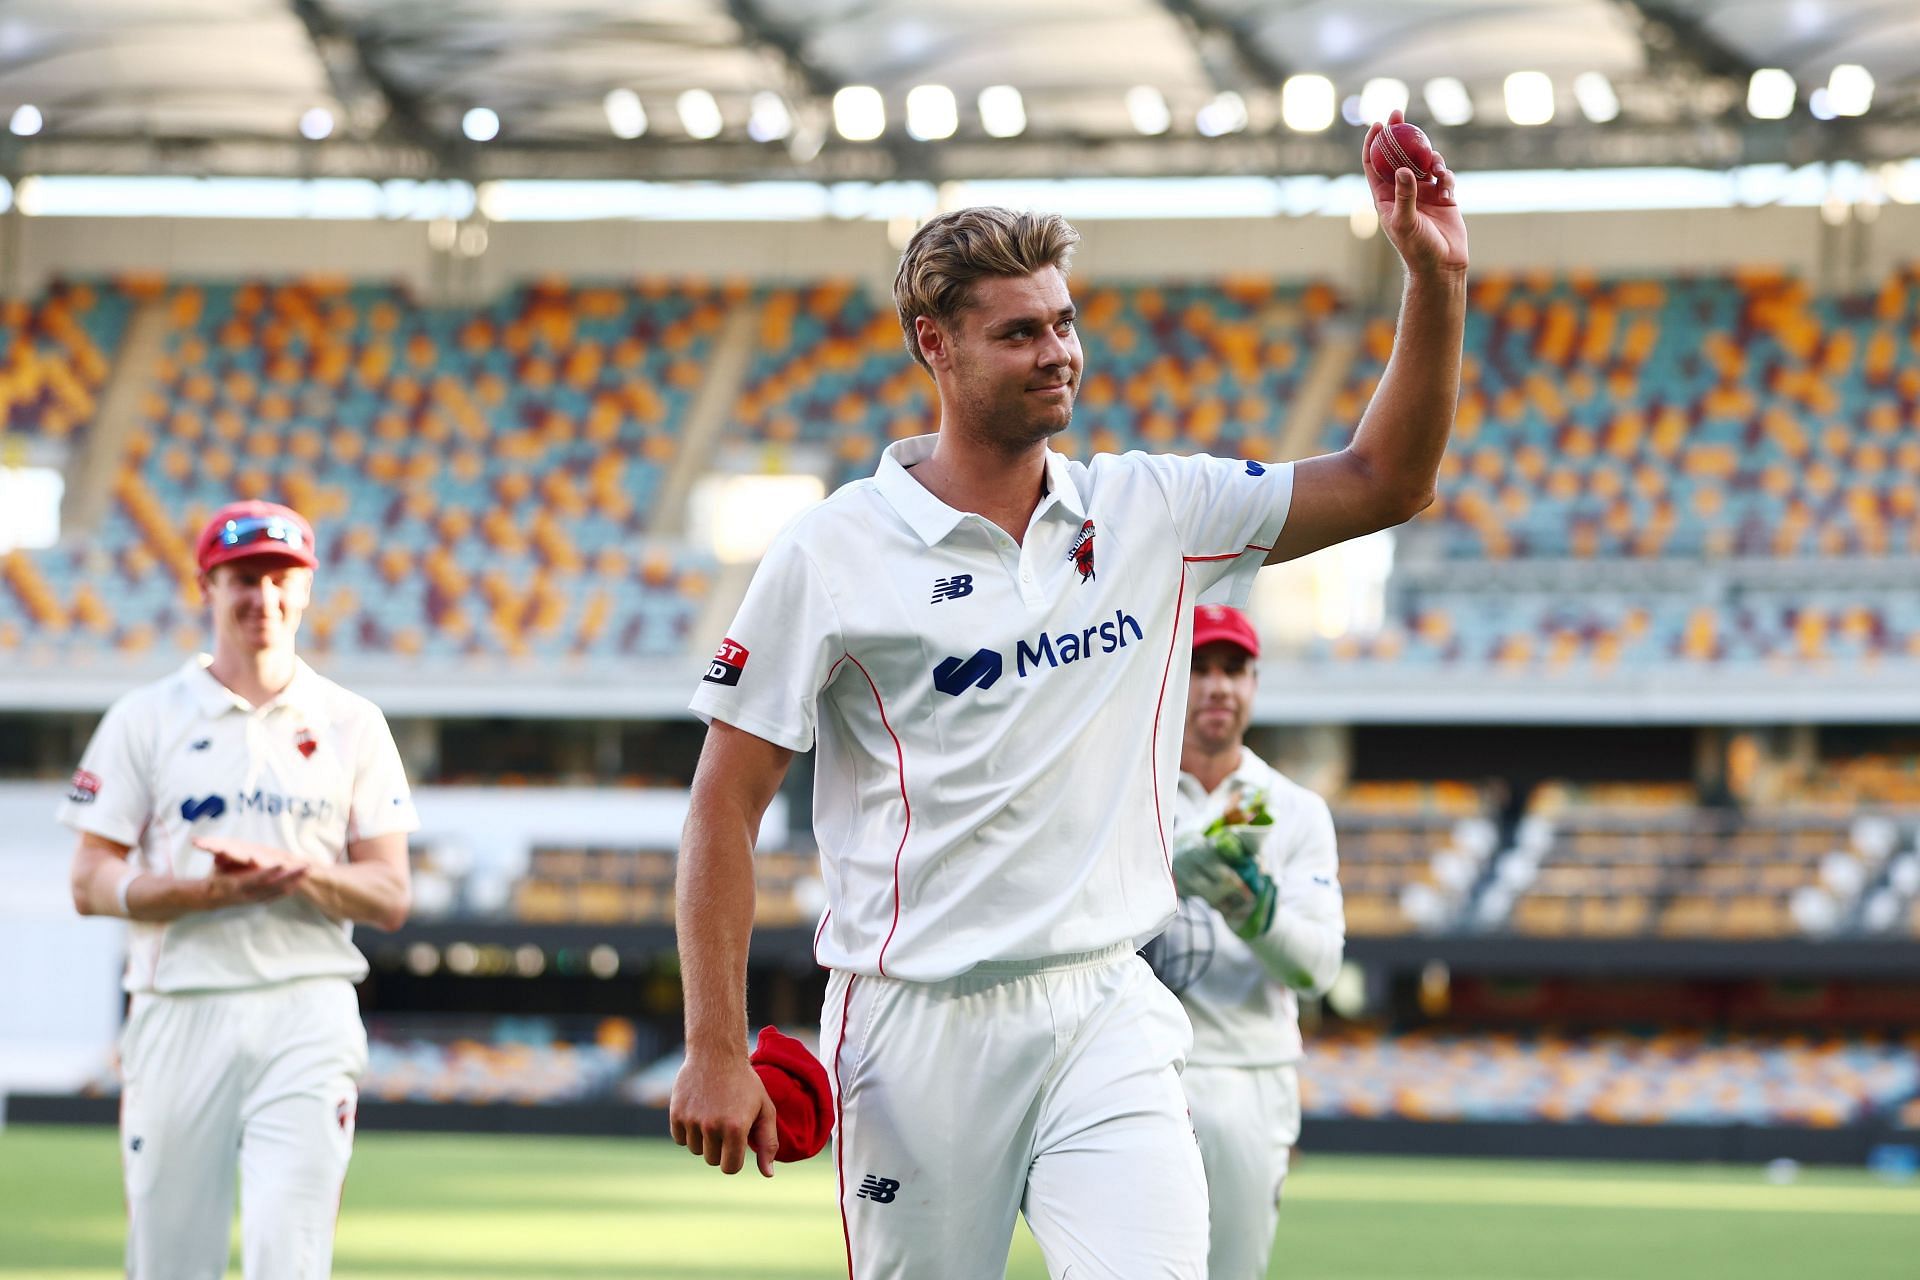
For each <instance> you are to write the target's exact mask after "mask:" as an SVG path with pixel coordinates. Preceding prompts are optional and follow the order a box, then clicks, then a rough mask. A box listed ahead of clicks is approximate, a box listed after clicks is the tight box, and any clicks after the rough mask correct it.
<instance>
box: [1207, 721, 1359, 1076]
mask: <svg viewBox="0 0 1920 1280" xmlns="http://www.w3.org/2000/svg"><path fill="white" fill-rule="evenodd" d="M1182 705H1184V704H1182ZM1179 792H1180V793H1179V799H1178V801H1177V803H1176V808H1175V816H1174V827H1175V829H1176V831H1177V832H1178V833H1179V834H1182V835H1184V834H1186V833H1187V832H1189V831H1199V830H1204V829H1205V828H1206V827H1207V826H1208V825H1209V824H1210V823H1212V822H1213V820H1214V819H1216V818H1218V817H1219V816H1220V815H1221V814H1223V813H1225V812H1226V811H1227V810H1228V809H1229V808H1232V807H1233V806H1234V804H1235V803H1236V802H1237V801H1238V800H1240V799H1241V798H1242V797H1243V796H1247V797H1250V796H1253V795H1261V794H1264V795H1265V796H1266V798H1267V811H1268V812H1269V813H1271V814H1272V815H1273V825H1272V826H1271V827H1268V828H1266V829H1265V830H1264V831H1261V832H1260V833H1259V834H1258V835H1257V836H1256V838H1255V841H1254V845H1255V849H1254V854H1255V856H1256V857H1258V858H1259V860H1260V865H1261V867H1262V868H1263V869H1264V870H1265V871H1266V873H1267V875H1268V877H1269V878H1271V879H1272V880H1273V882H1274V885H1275V887H1276V889H1277V890H1278V895H1279V904H1280V905H1279V909H1280V910H1281V911H1284V912H1287V913H1290V914H1291V915H1293V916H1295V917H1297V918H1299V919H1301V920H1303V921H1305V922H1306V923H1307V927H1311V928H1319V929H1323V930H1327V931H1329V932H1330V933H1331V934H1332V935H1334V936H1335V937H1337V938H1338V939H1341V940H1344V939H1345V936H1346V907H1345V903H1344V901H1343V900H1342V898H1341V895H1340V861H1339V856H1338V854H1337V852H1336V851H1335V848H1334V836H1333V814H1332V813H1330V812H1329V811H1328V809H1327V802H1326V801H1325V800H1322V799H1321V798H1320V797H1319V796H1317V795H1315V794H1314V793H1313V792H1311V791H1309V790H1307V789H1306V788H1305V787H1303V786H1301V785H1300V784H1299V783H1297V782H1295V781H1293V780H1292V779H1291V778H1288V777H1287V776H1286V775H1284V774H1282V773H1281V772H1280V771H1279V770H1277V769H1275V768H1274V767H1273V766H1272V765H1270V764H1268V763H1267V762H1266V761H1264V760H1262V759H1261V758H1260V757H1259V756H1257V755H1255V754H1253V752H1251V751H1248V750H1246V749H1244V748H1242V750H1241V752H1240V763H1239V765H1238V766H1237V767H1236V768H1235V769H1234V771H1233V772H1232V773H1230V774H1228V775H1227V776H1226V777H1225V778H1224V779H1222V780H1221V782H1220V785H1219V786H1218V787H1217V788H1215V789H1214V791H1213V793H1212V794H1211V795H1209V794H1208V793H1207V792H1206V791H1204V790H1203V789H1202V788H1201V786H1200V781H1199V779H1197V778H1194V777H1193V776H1191V775H1189V774H1185V773H1183V774H1181V775H1180V787H1179ZM1205 918H1206V920H1207V921H1208V923H1210V924H1211V925H1212V926H1213V962H1212V964H1210V965H1209V966H1208V967H1207V970H1206V972H1204V973H1203V974H1201V975H1200V978H1199V980H1198V981H1196V982H1195V983H1193V985H1192V986H1190V987H1188V988H1187V989H1186V990H1185V991H1182V992H1181V993H1180V1000H1181V1003H1183V1004H1185V1005H1186V1006H1187V1017H1188V1019H1189V1020H1191V1021H1192V1023H1193V1052H1192V1053H1190V1054H1189V1055H1187V1061H1188V1063H1189V1064H1191V1065H1195V1066H1209V1067H1257V1066H1271V1065H1276V1064H1280V1063H1288V1062H1297V1061H1298V1060H1299V1058H1300V1050H1301V1045H1300V1003H1299V999H1298V997H1296V996H1295V994H1294V990H1293V988H1292V987H1290V986H1288V985H1287V984H1286V983H1284V982H1282V981H1280V980H1279V979H1278V978H1276V977H1274V976H1273V974H1272V972H1271V971H1270V970H1269V969H1268V968H1267V966H1266V965H1265V964H1263V963H1262V962H1261V960H1260V957H1259V956H1257V955H1255V954H1254V952H1253V948H1252V947H1250V946H1248V945H1247V943H1245V942H1244V941H1242V940H1241V939H1240V937H1239V935H1238V934H1236V933H1234V931H1233V929H1232V927H1231V926H1229V925H1228V924H1227V922H1226V920H1225V919H1223V918H1222V917H1221V915H1220V913H1219V912H1218V911H1213V910H1208V911H1207V912H1206V913H1205ZM1334 950H1335V951H1337V948H1335V949H1334ZM1333 968H1335V969H1337V968H1338V965H1337V964H1336V965H1334V966H1333ZM1322 976H1324V977H1325V978H1326V980H1328V981H1331V976H1332V975H1331V974H1330V973H1329V974H1326V975H1322Z"/></svg>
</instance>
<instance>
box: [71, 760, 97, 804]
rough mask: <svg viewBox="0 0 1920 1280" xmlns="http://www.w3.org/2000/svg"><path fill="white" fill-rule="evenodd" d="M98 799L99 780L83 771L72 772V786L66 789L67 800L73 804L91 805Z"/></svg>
mask: <svg viewBox="0 0 1920 1280" xmlns="http://www.w3.org/2000/svg"><path fill="white" fill-rule="evenodd" d="M99 798H100V779H99V778H97V777H95V776H94V775H93V774H91V773H88V772H87V771H86V770H85V769H75V770H74V771H73V785H72V786H71V787H69V788H68V789H67V799H69V800H71V801H73V802H74V803H75V804H92V803H93V802H94V801H95V800H98V799H99Z"/></svg>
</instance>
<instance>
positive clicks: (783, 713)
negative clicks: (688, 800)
mask: <svg viewBox="0 0 1920 1280" xmlns="http://www.w3.org/2000/svg"><path fill="white" fill-rule="evenodd" d="M934 440H935V437H933V436H920V437H916V438H914V439H911V440H903V441H900V442H898V443H897V444H894V445H892V446H891V447H889V448H888V449H887V451H886V454H885V455H884V456H883V457H882V459H881V461H880V467H879V470H878V471H877V472H876V473H875V474H874V476H873V477H872V478H870V479H864V480H856V481H854V482H853V483H852V484H849V485H847V486H845V487H844V488H842V489H840V490H839V491H838V492H836V493H834V494H833V495H832V496H831V497H829V498H827V499H826V500H825V501H824V502H821V503H819V504H817V505H816V506H814V507H812V508H810V509H809V510H808V511H806V512H805V513H803V514H802V515H801V516H799V517H798V518H797V519H796V520H795V521H794V522H793V523H792V524H791V525H790V526H788V528H787V529H786V530H785V531H784V532H783V533H782V534H781V535H780V537H779V538H777V539H776V540H775V541H774V544H773V546H772V547H771V548H770V549H769V550H768V552H767V555H766V558H765V559H764V560H763V561H762V562H761V564H760V567H759V569H758V571H757V572H756V573H755V574H754V578H753V583H752V585H751V586H750V587H749V588H748V590H747V594H746V598H745V600H744V601H743V602H742V604H741V606H740V612H739V615H738V616H737V617H736V618H735V619H734V623H733V626H732V627H731V628H730V629H729V631H728V633H727V640H726V642H725V643H724V644H722V646H721V648H720V652H719V653H718V654H717V655H715V657H714V659H713V661H712V663H711V664H710V665H709V667H708V670H707V674H706V676H705V678H704V680H703V682H702V683H701V685H700V687H699V689H698V691H697V692H696V693H695V695H694V698H693V702H692V706H693V709H694V711H695V712H697V713H698V714H699V715H700V716H701V717H702V718H703V719H707V720H709V721H711V720H722V721H725V722H726V723H728V724H731V725H734V726H736V727H738V728H740V729H744V730H746V731H747V732H749V733H752V734H755V735H757V736H759V737H761V738H764V739H766V740H767V741H769V742H773V743H776V744H778V745H780V746H783V747H787V748H790V749H792V750H795V751H803V750H806V749H807V748H808V747H810V746H813V745H814V744H815V742H816V740H817V742H818V746H819V751H818V755H817V759H816V762H815V781H814V813H813V822H814V834H815V837H816V839H817V840H818V842H819V845H820V853H821V863H822V875H823V878H824V880H825V882H826V887H827V904H828V906H827V911H826V913H825V914H824V915H823V916H822V917H821V923H820V929H819V932H818V935H817V939H816V943H815V955H816V957H817V958H818V960H819V961H820V963H821V964H823V965H826V966H827V967H829V968H833V969H845V970H848V971H851V972H854V973H864V974H882V975H886V976H890V977H895V978H905V979H910V980H914V981H922V982H933V981H939V980H941V979H944V978H948V977H952V976H953V975H955V974H958V973H963V972H965V971H966V970H968V969H970V968H972V967H973V966H974V965H976V964H979V963H980V962H982V961H986V960H1031V959H1036V958H1039V957H1042V956H1053V955H1063V954H1068V953H1073V952H1081V951H1092V950H1095V949H1097V948H1102V947H1108V946H1111V945H1113V944H1115V943H1117V942H1122V941H1129V942H1132V943H1134V944H1135V945H1138V944H1139V943H1142V942H1144V941H1145V940H1146V939H1148V938H1150V937H1152V936H1153V935H1154V934H1156V933H1158V932H1159V931H1160V929H1161V928H1163V927H1164V926H1165V924H1166V922H1167V920H1168V919H1169V918H1170V917H1171V916H1172V914H1173V907H1174V893H1173V879H1172V873H1171V870H1170V867H1171V863H1170V861H1169V858H1168V852H1167V850H1168V841H1167V837H1168V834H1169V833H1170V831H1171V827H1172V820H1173V813H1172V804H1173V795H1174V782H1175V779H1176V778H1177V776H1178V773H1179V762H1180V737H1181V719H1182V708H1184V707H1185V706H1186V700H1187V677H1188V669H1189V661H1188V657H1187V651H1188V647H1189V644H1190V635H1191V628H1192V625H1193V624H1192V614H1193V608H1192V606H1193V605H1194V603H1195V602H1196V601H1198V600H1201V599H1203V598H1205V599H1216V598H1218V599H1230V600H1234V601H1236V602H1237V601H1238V600H1240V599H1243V598H1244V597H1245V594H1246V592H1247V590H1248V589H1249V588H1250V587H1251V585H1252V578H1253V573H1254V571H1255V570H1256V569H1257V568H1258V567H1259V566H1260V564H1261V562H1262V561H1263V560H1264V559H1265V557H1266V554H1267V551H1268V549H1270V548H1271V547H1272V546H1273V543H1274V539H1275V537H1277V536H1278V534H1279V532H1280V528H1281V526H1282V525H1283V524H1284V523H1285V522H1286V518H1287V508H1288V504H1289V502H1290V500H1291V497H1292V487H1293V469H1292V466H1291V465H1290V464H1275V465H1263V464H1261V463H1258V462H1244V461H1240V460H1238V459H1222V458H1209V457H1205V456H1199V457H1191V458H1181V457H1171V456H1149V455H1147V454H1141V453H1129V454H1125V455H1123V456H1113V455H1100V456H1097V457H1095V458H1093V459H1092V460H1091V461H1090V462H1086V463H1082V462H1069V461H1068V460H1067V459H1066V458H1064V457H1062V456H1060V455H1059V454H1055V453H1053V452H1051V451H1049V452H1048V454H1047V459H1046V476H1047V494H1046V496H1045V497H1044V498H1043V499H1042V500H1041V502H1040V505H1039V507H1038V508H1037V509H1036V510H1035V511H1034V513H1033V519H1032V521H1031V522H1030V523H1029V525H1028V527H1027V531H1026V537H1025V538H1024V540H1023V541H1021V542H1018V543H1016V542H1015V541H1014V540H1013V539H1012V538H1011V537H1009V536H1007V534H1006V533H1005V532H1004V531H1002V530H1001V529H999V528H998V527H997V526H995V525H994V524H993V523H992V522H991V521H989V520H987V519H986V518H985V517H983V516H979V515H973V514H970V513H966V512H961V511H956V510H955V509H954V508H952V507H949V506H947V505H946V504H945V503H943V502H941V501H940V500H939V499H938V498H935V497H934V496H933V495H932V494H931V493H929V492H928V491H927V490H926V488H924V487H923V486H922V485H921V484H920V482H919V481H917V480H915V479H914V478H913V476H912V475H911V474H910V473H909V472H908V470H907V468H908V467H910V466H912V465H913V464H915V463H917V462H920V461H922V460H924V459H926V458H927V457H929V456H930V455H931V454H932V452H933V446H934Z"/></svg>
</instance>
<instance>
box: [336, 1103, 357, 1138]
mask: <svg viewBox="0 0 1920 1280" xmlns="http://www.w3.org/2000/svg"><path fill="white" fill-rule="evenodd" d="M357 1109H358V1108H356V1107H355V1106H354V1102H353V1099H352V1098H342V1099H340V1102H339V1105H337V1106H335V1107H334V1109H333V1118H334V1121H335V1122H336V1123H337V1124H338V1125H339V1126H340V1132H342V1133H352V1132H353V1119H354V1116H353V1113H354V1112H355V1111H356V1110H357Z"/></svg>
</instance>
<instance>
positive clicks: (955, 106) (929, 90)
mask: <svg viewBox="0 0 1920 1280" xmlns="http://www.w3.org/2000/svg"><path fill="white" fill-rule="evenodd" d="M959 127H960V104H959V103H958V102H956V101H955V100H954V96H953V90H951V89H949V88H947V86H945V85H943V84H917V85H915V86H914V87H913V88H911V89H909V90H908V91H907V136H908V137H910V138H912V139H914V141H916V142H938V141H939V140H940V139H942V138H951V137H952V136H953V133H954V130H956V129H958V128H959Z"/></svg>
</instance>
